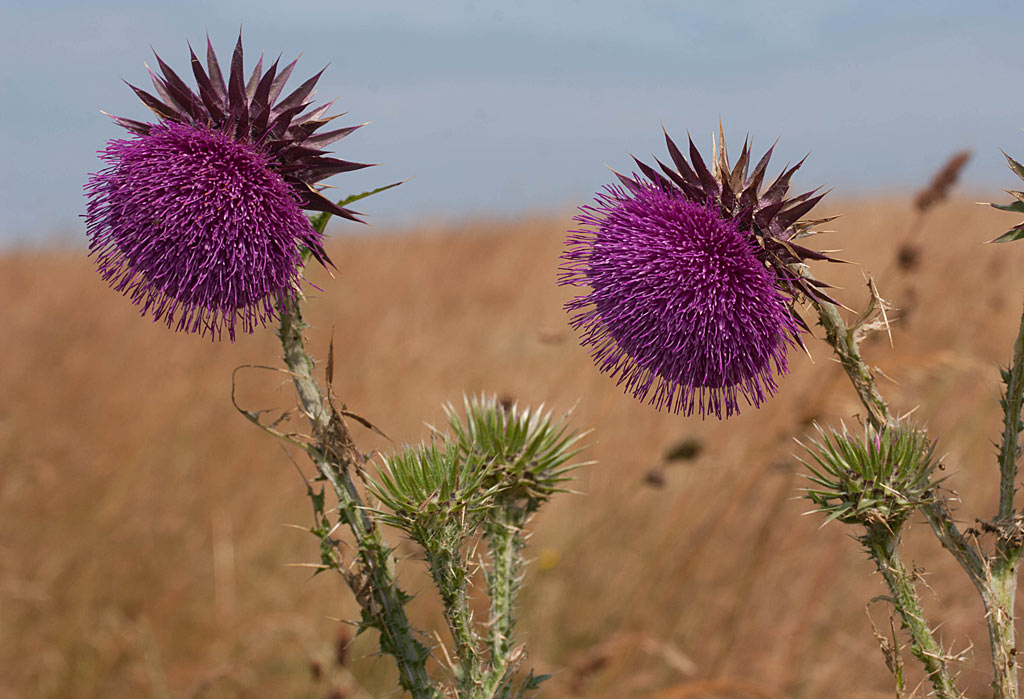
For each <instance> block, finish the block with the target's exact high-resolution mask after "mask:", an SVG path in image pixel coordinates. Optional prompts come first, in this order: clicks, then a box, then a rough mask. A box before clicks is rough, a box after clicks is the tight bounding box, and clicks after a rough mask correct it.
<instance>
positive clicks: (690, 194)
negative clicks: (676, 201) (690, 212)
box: [654, 158, 702, 201]
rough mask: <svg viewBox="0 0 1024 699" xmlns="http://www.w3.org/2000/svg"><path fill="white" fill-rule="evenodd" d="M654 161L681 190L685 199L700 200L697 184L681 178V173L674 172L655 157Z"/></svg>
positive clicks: (700, 195) (700, 194)
mask: <svg viewBox="0 0 1024 699" xmlns="http://www.w3.org/2000/svg"><path fill="white" fill-rule="evenodd" d="M654 162H656V163H658V166H659V167H660V168H661V171H662V172H664V173H665V174H666V175H668V178H669V179H670V180H672V181H673V182H675V183H676V186H678V187H679V189H681V190H682V191H683V194H684V195H686V198H687V199H690V200H691V201H700V199H701V197H702V193H701V190H700V185H699V184H696V185H694V184H691V183H690V182H687V181H686V180H685V179H683V176H682V175H680V174H679V173H678V172H676V171H675V170H673V169H672V168H670V167H669V166H668V165H666V164H665V163H663V162H661V161H660V160H658V159H657V158H655V159H654Z"/></svg>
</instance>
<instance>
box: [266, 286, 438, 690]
mask: <svg viewBox="0 0 1024 699" xmlns="http://www.w3.org/2000/svg"><path fill="white" fill-rule="evenodd" d="M278 311H279V313H280V318H281V326H280V330H279V333H278V335H279V337H280V339H281V347H282V348H283V350H284V361H285V364H286V365H287V366H288V369H289V371H290V372H291V375H292V382H293V383H294V385H295V390H296V392H297V393H298V395H299V400H300V402H301V403H302V408H303V410H304V411H305V412H306V415H307V416H308V417H309V421H310V424H311V425H312V429H313V434H314V436H315V437H316V438H317V440H318V441H319V449H318V450H317V456H316V457H315V458H314V459H313V461H314V463H315V464H316V468H317V470H318V471H319V473H320V474H321V475H322V476H323V477H324V478H325V479H326V480H327V482H328V483H330V484H331V487H332V489H333V490H334V493H335V496H336V497H337V498H338V514H339V518H340V519H341V521H343V522H345V523H346V524H347V525H348V526H349V528H350V529H351V531H352V534H353V536H354V537H355V540H356V547H357V549H358V551H359V554H358V563H357V570H356V571H354V572H352V571H349V570H345V569H341V568H340V567H339V572H341V573H342V574H343V575H344V576H345V579H346V581H347V582H348V583H349V586H350V587H351V588H352V592H353V593H354V594H355V596H356V599H357V600H358V601H359V604H360V606H361V607H362V609H363V623H364V624H366V625H367V626H372V627H373V628H375V629H377V630H378V631H379V632H380V646H381V650H382V651H384V652H385V653H388V654H389V655H391V656H393V657H394V658H395V661H396V662H397V664H398V673H399V682H400V684H401V686H402V688H403V689H405V690H406V691H408V692H409V693H410V694H412V696H413V697H415V698H416V699H438V698H439V697H441V696H442V694H441V693H440V692H439V691H438V690H437V689H436V688H435V687H434V686H433V685H432V684H431V682H430V677H429V675H428V674H427V670H426V662H427V658H428V657H429V653H428V651H427V649H426V648H425V647H424V646H423V644H421V643H420V642H419V641H417V640H416V637H415V634H414V632H413V628H412V625H411V624H410V623H409V619H408V617H407V616H406V613H405V603H406V601H407V600H408V599H409V597H408V596H407V595H406V594H405V593H404V592H402V590H401V589H399V587H398V585H397V583H396V581H395V575H394V571H393V569H392V564H391V549H390V548H389V547H388V546H387V545H386V544H385V543H384V539H383V536H382V535H381V532H380V529H379V527H378V526H377V525H376V523H375V522H374V521H373V520H372V519H370V517H369V516H368V515H367V513H366V509H365V507H364V506H363V501H362V498H361V496H360V494H359V491H358V489H357V488H356V485H355V483H354V482H353V480H352V469H353V468H356V467H357V464H355V463H353V462H352V460H353V451H352V449H351V437H350V435H349V433H348V429H347V427H346V426H345V423H344V421H343V420H341V419H340V417H337V416H334V417H332V414H331V411H329V410H328V408H327V406H325V404H324V399H323V395H322V394H321V392H320V387H319V386H318V385H317V383H316V380H315V379H314V378H313V374H312V372H313V360H312V359H311V358H310V357H309V355H307V354H306V349H305V344H304V342H303V339H302V331H303V329H304V328H305V327H306V325H305V324H304V323H303V321H302V314H301V308H300V306H299V304H298V303H296V304H294V305H290V304H281V305H280V307H279V308H278Z"/></svg>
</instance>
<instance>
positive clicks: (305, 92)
mask: <svg viewBox="0 0 1024 699" xmlns="http://www.w3.org/2000/svg"><path fill="white" fill-rule="evenodd" d="M325 70H327V69H326V68H324V69H322V70H321V71H320V72H319V73H317V74H316V75H314V76H313V77H312V78H310V79H309V80H307V81H306V82H304V83H302V84H301V85H299V86H298V87H297V88H295V91H294V92H292V93H291V94H290V95H288V96H287V97H285V98H284V99H283V100H281V101H280V102H279V103H278V104H277V105H275V107H274V109H275V110H285V109H291V108H292V107H294V106H296V105H298V104H300V103H301V102H302V101H303V100H305V99H306V97H308V96H309V93H310V92H312V91H313V87H315V86H316V83H317V81H318V80H320V76H321V75H323V74H324V71H325Z"/></svg>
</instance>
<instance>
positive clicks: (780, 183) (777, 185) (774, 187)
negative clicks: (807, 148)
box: [761, 155, 807, 203]
mask: <svg viewBox="0 0 1024 699" xmlns="http://www.w3.org/2000/svg"><path fill="white" fill-rule="evenodd" d="M805 160H807V156H806V155H805V156H804V157H802V158H801V159H800V162H798V163H797V164H796V165H794V166H793V167H791V168H789V169H787V170H783V171H782V172H781V173H780V174H779V176H778V177H776V178H775V181H774V182H772V183H771V185H770V186H769V187H768V189H767V190H766V191H765V193H764V195H763V196H762V197H761V199H762V200H764V201H768V202H772V203H774V202H776V201H781V200H782V199H783V198H784V197H785V195H786V192H787V191H789V180H790V178H792V177H793V173H794V172H796V171H797V170H799V169H800V166H801V165H803V164H804V161H805Z"/></svg>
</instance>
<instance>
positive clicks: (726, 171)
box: [717, 117, 731, 183]
mask: <svg viewBox="0 0 1024 699" xmlns="http://www.w3.org/2000/svg"><path fill="white" fill-rule="evenodd" d="M717 167H718V171H719V172H720V173H721V174H720V175H719V177H720V179H721V180H722V182H723V183H725V182H728V180H729V175H730V173H731V168H730V166H729V151H728V149H727V148H726V146H725V128H724V127H723V126H722V119H721V117H719V119H718V165H717Z"/></svg>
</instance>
